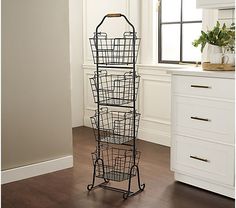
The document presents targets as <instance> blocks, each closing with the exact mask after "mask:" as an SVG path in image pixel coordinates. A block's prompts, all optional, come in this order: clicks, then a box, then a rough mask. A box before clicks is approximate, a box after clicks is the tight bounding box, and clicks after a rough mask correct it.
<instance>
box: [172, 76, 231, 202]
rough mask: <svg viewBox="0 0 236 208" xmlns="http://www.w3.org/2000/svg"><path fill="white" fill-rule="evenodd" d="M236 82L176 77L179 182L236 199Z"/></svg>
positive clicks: (175, 166)
mask: <svg viewBox="0 0 236 208" xmlns="http://www.w3.org/2000/svg"><path fill="white" fill-rule="evenodd" d="M234 83H235V81H234V79H226V78H211V77H204V76H203V77H202V74H201V76H193V75H187V76H183V75H179V74H173V75H172V130H171V132H172V146H171V169H172V170H173V171H174V172H175V179H176V180H178V181H181V182H184V183H188V184H191V185H194V186H197V187H200V188H204V189H207V190H210V191H213V192H216V193H219V194H222V195H225V196H229V197H232V198H233V197H234V149H235V145H234V144H235V141H234V126H235V124H234V108H235V103H234Z"/></svg>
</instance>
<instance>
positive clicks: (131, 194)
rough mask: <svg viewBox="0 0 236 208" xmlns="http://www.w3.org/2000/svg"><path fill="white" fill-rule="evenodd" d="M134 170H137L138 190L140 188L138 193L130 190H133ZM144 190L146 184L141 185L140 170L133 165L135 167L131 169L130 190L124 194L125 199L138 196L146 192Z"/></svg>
mask: <svg viewBox="0 0 236 208" xmlns="http://www.w3.org/2000/svg"><path fill="white" fill-rule="evenodd" d="M134 168H136V173H137V180H138V188H139V190H138V191H136V192H131V191H130V188H131V181H132V177H131V176H132V171H133V169H134ZM144 188H145V184H144V183H143V184H141V182H140V175H139V168H138V166H137V165H133V166H132V167H131V169H130V177H129V184H128V190H127V192H126V193H124V194H123V198H124V199H127V198H128V197H130V196H134V195H136V194H138V193H140V192H142V191H143V190H144Z"/></svg>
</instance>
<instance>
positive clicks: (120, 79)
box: [87, 13, 145, 199]
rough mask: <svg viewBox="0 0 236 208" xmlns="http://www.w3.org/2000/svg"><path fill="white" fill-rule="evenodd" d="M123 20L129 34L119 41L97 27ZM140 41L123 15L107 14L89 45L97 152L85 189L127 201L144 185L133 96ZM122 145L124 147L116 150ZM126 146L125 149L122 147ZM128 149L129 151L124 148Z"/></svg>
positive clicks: (135, 87) (137, 118)
mask: <svg viewBox="0 0 236 208" xmlns="http://www.w3.org/2000/svg"><path fill="white" fill-rule="evenodd" d="M115 17H123V18H124V19H125V20H126V22H127V23H128V24H129V25H130V26H131V28H132V32H125V33H124V36H123V37H121V38H108V37H107V34H106V33H102V32H99V27H100V26H101V25H102V24H103V22H104V20H105V19H106V18H115ZM139 44H140V38H137V36H136V32H135V28H134V26H133V25H132V24H131V22H130V21H129V20H128V19H127V17H126V16H125V15H123V14H119V13H118V14H107V15H106V16H104V17H103V19H102V21H101V22H100V23H99V25H98V26H97V27H96V32H95V34H94V37H93V38H90V45H91V50H92V54H93V60H94V63H95V64H96V72H95V75H94V77H92V78H90V83H91V87H92V91H93V96H94V101H95V103H97V111H96V113H95V115H94V116H92V117H91V122H92V126H93V129H94V134H95V138H96V141H97V146H96V151H95V152H93V153H92V160H93V178H92V183H91V184H89V185H88V186H87V189H88V190H89V191H91V190H92V189H94V188H97V187H100V188H103V189H108V190H112V191H117V192H120V193H123V198H124V199H127V198H128V197H130V196H134V195H135V194H138V193H140V192H142V191H143V190H144V188H145V184H141V181H140V173H139V167H138V162H139V158H140V154H141V153H140V152H139V151H137V150H136V138H137V132H138V125H139V118H140V114H139V113H137V111H136V105H135V101H136V97H137V92H138V86H139V80H140V76H138V75H137V73H136V68H135V64H136V60H137V55H138V50H139ZM106 68H107V69H109V68H117V69H119V68H120V69H129V70H131V72H129V74H128V75H127V73H125V74H124V75H123V76H122V75H109V74H107V71H106V70H105V69H106ZM101 106H114V107H123V108H126V109H130V111H129V112H120V111H108V108H107V107H102V108H101ZM111 144H113V145H114V144H115V145H116V147H112V146H111ZM118 145H122V146H123V148H117V146H118ZM124 147H126V148H124ZM127 147H129V148H130V149H127ZM133 177H137V185H138V190H136V191H132V190H131V181H132V178H133ZM96 178H102V179H103V180H104V182H102V183H100V184H98V185H95V179H96ZM125 180H128V187H127V189H126V190H125V189H120V188H115V187H112V186H111V185H110V182H109V181H117V182H120V181H125Z"/></svg>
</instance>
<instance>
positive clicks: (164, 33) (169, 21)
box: [158, 0, 202, 63]
mask: <svg viewBox="0 0 236 208" xmlns="http://www.w3.org/2000/svg"><path fill="white" fill-rule="evenodd" d="M201 29H202V10H201V9H196V0H160V7H159V13H158V60H159V62H160V63H179V62H186V63H193V62H194V63H196V62H197V61H198V62H200V61H201V52H200V49H199V48H195V47H193V46H192V42H193V40H195V39H197V38H198V36H200V34H201Z"/></svg>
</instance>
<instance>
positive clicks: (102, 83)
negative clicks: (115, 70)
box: [90, 70, 140, 106]
mask: <svg viewBox="0 0 236 208" xmlns="http://www.w3.org/2000/svg"><path fill="white" fill-rule="evenodd" d="M97 76H98V79H99V87H98V85H97ZM139 82H140V76H139V75H137V74H135V100H136V98H137V93H138V88H139ZM90 85H91V88H92V92H93V98H94V102H95V103H97V102H98V93H99V103H100V104H103V105H111V106H112V105H114V106H121V105H125V104H129V103H131V102H133V98H134V96H133V94H134V90H133V89H134V85H133V72H126V73H124V74H123V75H117V74H108V73H107V71H106V70H100V71H99V72H98V75H97V72H95V73H94V76H93V77H91V78H90ZM97 88H99V89H97Z"/></svg>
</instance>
